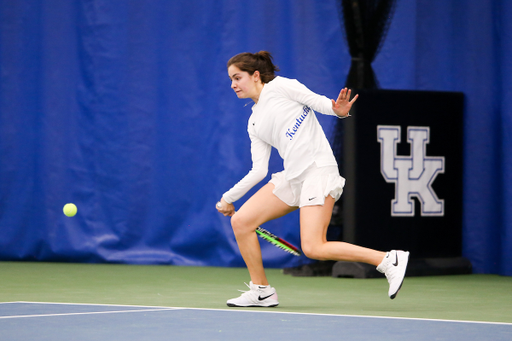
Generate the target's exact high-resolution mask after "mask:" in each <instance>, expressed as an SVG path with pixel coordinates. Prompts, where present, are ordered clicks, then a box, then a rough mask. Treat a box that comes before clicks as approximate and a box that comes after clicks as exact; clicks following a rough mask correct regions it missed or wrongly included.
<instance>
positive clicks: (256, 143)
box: [216, 51, 409, 307]
mask: <svg viewBox="0 0 512 341" xmlns="http://www.w3.org/2000/svg"><path fill="white" fill-rule="evenodd" d="M227 66H228V74H229V78H230V79H231V88H232V89H233V90H234V91H235V93H236V95H237V96H238V98H250V99H252V100H253V101H254V105H253V107H252V115H251V116H250V118H249V122H248V128H247V130H248V133H249V137H250V139H251V154H252V169H251V170H250V171H249V173H248V174H247V175H246V176H245V177H244V178H243V179H242V180H240V181H239V182H238V183H237V184H236V185H235V186H234V187H232V188H231V189H230V190H229V191H227V192H226V193H224V194H223V195H222V198H221V200H220V204H218V205H217V206H216V208H217V210H218V211H219V212H220V213H222V214H224V215H225V216H232V218H231V225H232V228H233V231H234V234H235V237H236V241H237V243H238V247H239V248H240V253H241V254H242V257H243V259H244V261H245V264H246V265H247V269H248V270H249V275H250V278H251V281H250V284H249V285H248V287H249V291H246V292H244V293H243V294H242V295H241V296H240V297H237V298H234V299H230V300H228V301H227V304H228V306H234V307H274V306H277V305H278V304H279V302H278V297H277V293H276V290H275V288H273V287H271V286H270V285H269V283H268V280H267V277H266V275H265V270H264V268H263V262H262V258H261V249H260V244H259V242H258V239H257V235H256V233H255V230H256V228H257V227H258V226H260V225H262V224H264V223H265V222H267V221H270V220H272V219H276V218H279V217H282V216H284V215H286V214H288V213H290V212H292V211H294V210H296V209H300V236H301V247H302V251H303V252H304V254H305V255H306V256H307V257H309V258H312V259H317V260H334V261H354V262H364V263H368V264H373V265H375V266H376V267H377V270H379V271H380V272H382V273H384V274H385V275H386V277H387V279H388V282H389V292H388V294H389V297H390V298H392V299H393V298H395V296H396V294H397V292H398V290H399V289H400V287H401V286H402V282H403V279H404V276H405V270H406V267H407V262H408V259H409V252H404V251H396V250H392V251H390V252H387V253H386V252H381V251H376V250H372V249H368V248H364V247H360V246H356V245H353V244H349V243H345V242H335V241H327V238H326V234H327V227H328V225H329V222H330V220H331V216H332V209H333V206H334V203H335V201H336V200H338V199H339V198H340V196H341V194H342V192H343V186H344V185H345V179H344V178H342V177H341V176H340V175H339V172H338V166H337V163H336V159H335V157H334V154H333V152H332V149H331V147H330V144H329V142H328V140H327V138H326V137H325V133H324V132H323V130H322V127H321V126H320V124H319V122H318V120H317V118H316V116H315V111H316V112H319V113H322V114H326V115H332V116H337V117H340V118H346V117H348V116H350V115H349V111H350V108H351V107H352V105H353V104H354V102H355V101H356V99H357V97H358V96H357V95H356V96H354V98H352V100H350V95H351V91H350V90H348V89H347V88H344V89H342V90H341V92H340V94H339V96H338V98H337V99H336V100H330V99H329V98H327V97H325V96H321V95H318V94H316V93H314V92H312V91H311V90H309V89H308V88H307V87H306V86H304V85H303V84H301V83H300V82H298V81H297V80H294V79H288V78H284V77H280V76H276V75H275V72H276V71H279V69H278V68H277V66H275V65H274V63H273V59H272V56H271V54H270V53H269V52H267V51H260V52H258V53H254V54H253V53H241V54H238V55H236V56H234V57H232V58H231V59H230V60H229V61H228V64H227ZM272 147H274V148H276V149H277V150H278V152H279V155H280V156H281V157H282V158H283V162H284V170H283V171H281V172H278V173H276V174H273V175H272V178H271V180H270V181H269V182H268V183H267V184H266V185H264V186H263V187H262V188H261V189H260V190H259V191H258V192H256V193H255V194H254V195H253V196H252V197H251V198H249V199H248V200H247V201H246V202H245V203H244V204H243V205H242V207H240V208H239V209H238V211H236V213H235V207H234V205H233V203H234V202H235V201H237V200H238V199H240V198H241V197H242V196H243V195H244V194H246V193H247V192H248V191H249V190H250V189H251V188H252V187H253V186H254V185H256V184H257V183H259V182H260V181H261V180H263V179H264V178H265V177H266V175H267V173H268V163H269V158H270V152H271V148H272Z"/></svg>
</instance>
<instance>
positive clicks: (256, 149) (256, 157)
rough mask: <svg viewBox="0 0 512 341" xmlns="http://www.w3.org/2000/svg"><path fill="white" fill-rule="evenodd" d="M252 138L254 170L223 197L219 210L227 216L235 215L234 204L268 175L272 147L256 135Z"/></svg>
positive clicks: (218, 206)
mask: <svg viewBox="0 0 512 341" xmlns="http://www.w3.org/2000/svg"><path fill="white" fill-rule="evenodd" d="M249 136H250V137H251V157H252V168H251V170H250V171H249V173H247V175H246V176H244V177H243V178H242V180H240V181H239V182H238V183H237V184H236V185H235V186H233V187H232V188H231V189H230V190H229V191H227V192H226V193H224V194H223V195H222V198H221V200H220V205H217V206H216V208H217V210H218V211H219V212H220V213H222V214H224V215H225V216H232V215H233V214H235V207H234V205H233V203H234V202H235V201H237V200H238V199H240V198H241V197H243V196H244V195H245V194H246V193H247V192H248V191H249V190H250V189H251V188H253V187H254V186H255V185H256V184H258V183H259V182H260V181H261V180H263V179H264V178H265V177H266V176H267V173H268V162H269V159H270V152H271V149H272V147H271V146H270V145H269V144H267V143H266V142H264V141H262V140H260V139H259V138H257V137H256V136H254V135H251V134H250V135H249Z"/></svg>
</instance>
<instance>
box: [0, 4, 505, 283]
mask: <svg viewBox="0 0 512 341" xmlns="http://www.w3.org/2000/svg"><path fill="white" fill-rule="evenodd" d="M337 2H338V1H337V0H331V1H322V2H318V1H313V0H305V1H300V2H299V1H293V0H278V1H276V0H266V1H258V2H241V1H234V0H224V1H207V0H203V1H199V0H189V1H167V0H139V1H114V0H74V1H57V0H55V1H50V0H47V1H43V0H41V1H29V0H18V1H10V0H2V1H0V77H1V78H0V259H1V260H42V261H76V262H122V263H137V264H175V265H211V266H242V265H243V262H242V259H241V257H240V254H239V252H238V250H237V247H236V243H235V241H234V237H233V234H232V232H231V229H230V226H229V219H228V218H225V217H223V216H219V214H218V213H217V212H216V210H215V208H214V206H215V202H216V201H217V200H218V198H219V197H220V196H221V194H222V193H223V192H224V191H226V190H227V189H229V187H230V186H232V185H233V184H234V183H235V182H236V181H238V180H239V179H240V178H241V177H242V176H243V175H244V174H245V173H246V172H247V171H248V169H249V168H250V154H249V139H248V137H247V133H246V124H247V118H248V116H249V114H250V105H247V106H244V105H245V104H246V103H247V101H243V100H238V99H237V98H236V96H235V95H234V94H233V92H232V90H231V89H230V82H229V79H228V77H227V73H226V65H225V64H226V61H227V60H228V59H229V57H231V56H232V55H234V54H236V53H239V52H244V51H252V52H255V51H258V50H262V49H266V50H270V51H272V52H273V54H274V56H275V60H276V62H277V64H278V65H279V66H280V67H281V73H280V74H281V75H284V76H287V77H291V78H297V79H299V80H301V81H302V82H303V83H305V84H306V85H308V86H309V87H310V88H311V89H312V90H314V91H316V92H319V93H322V94H325V95H327V96H329V97H334V96H336V95H337V93H338V92H339V90H340V88H341V87H342V86H343V85H344V84H345V81H346V77H347V74H348V69H349V67H350V56H349V54H348V48H347V44H346V42H345V41H344V38H343V31H342V25H340V22H339V17H338V4H337ZM510 15H512V4H510V3H509V2H506V1H497V0H496V1H489V2H483V1H479V0H468V1H465V2H459V1H455V0H450V1H442V0H437V1H426V0H416V1H398V3H397V6H396V8H395V14H394V17H393V21H392V22H391V25H390V27H389V31H388V34H387V37H386V40H385V42H384V44H383V46H382V49H381V51H380V53H379V55H378V56H377V57H376V58H375V61H374V63H373V68H374V71H375V74H376V76H377V79H378V80H379V83H380V85H381V87H382V88H384V89H406V90H407V89H414V90H445V91H462V92H464V93H465V95H466V111H465V120H464V132H465V164H464V169H465V173H464V212H465V213H464V255H465V256H466V257H468V258H469V259H470V260H471V261H472V263H473V265H474V269H475V271H476V272H480V273H499V274H503V275H512V213H511V209H510V208H511V207H512V175H511V174H512V150H511V149H512V137H511V132H512V112H511V111H512V102H511V101H512V100H511V96H510V89H509V84H511V82H510V81H511V77H512V67H511V61H510V60H511V59H512V42H511V41H512V40H511V35H512V26H511V25H512V24H511V23H510V20H507V18H510ZM361 100H363V99H361ZM320 120H321V123H322V125H323V126H324V129H325V131H326V133H327V134H328V135H329V136H331V135H332V132H333V129H334V126H335V125H334V123H335V122H336V121H335V120H336V119H335V118H332V117H323V116H322V117H320ZM270 167H271V169H270V171H277V170H280V168H281V167H282V163H281V161H280V160H279V158H278V157H277V155H273V156H272V160H271V166H270ZM348 181H350V179H348ZM252 192H254V191H252ZM246 198H247V196H246V197H244V198H243V199H242V200H241V203H242V202H243V201H244V200H246ZM67 202H74V203H76V204H77V206H78V214H77V216H75V217H74V218H68V217H65V216H64V215H63V214H62V206H63V205H64V204H65V203H67ZM267 227H268V228H269V229H271V230H274V231H276V232H278V233H279V234H281V235H283V236H284V237H285V238H287V239H290V240H291V241H292V242H294V243H297V244H298V243H299V235H298V215H297V214H296V213H294V214H292V215H290V216H288V217H285V218H281V219H279V220H278V221H276V222H272V223H270V224H269V225H268V226H267ZM262 246H263V248H264V250H263V254H264V262H265V264H266V265H267V266H271V267H286V266H296V265H299V264H302V263H304V262H307V261H308V260H307V259H305V258H300V259H298V258H294V257H293V256H291V255H288V254H285V253H283V252H282V251H280V250H278V249H276V248H274V247H272V246H270V245H266V243H265V244H262Z"/></svg>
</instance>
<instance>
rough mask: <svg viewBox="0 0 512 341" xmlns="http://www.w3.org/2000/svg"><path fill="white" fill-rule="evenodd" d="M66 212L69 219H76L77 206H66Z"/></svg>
mask: <svg viewBox="0 0 512 341" xmlns="http://www.w3.org/2000/svg"><path fill="white" fill-rule="evenodd" d="M62 211H64V214H65V215H67V216H68V217H74V216H75V214H76V211H77V208H76V206H75V204H66V205H64V208H63V209H62Z"/></svg>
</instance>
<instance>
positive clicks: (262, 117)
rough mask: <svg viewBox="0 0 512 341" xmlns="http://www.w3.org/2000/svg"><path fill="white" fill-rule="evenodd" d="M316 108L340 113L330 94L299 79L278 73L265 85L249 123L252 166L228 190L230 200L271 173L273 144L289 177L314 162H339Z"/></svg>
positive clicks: (297, 173)
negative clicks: (269, 166) (269, 171)
mask: <svg viewBox="0 0 512 341" xmlns="http://www.w3.org/2000/svg"><path fill="white" fill-rule="evenodd" d="M313 110H314V111H317V112H320V113H322V114H326V115H332V116H337V115H336V114H335V113H334V111H333V110H332V103H331V100H330V99H329V98H327V97H325V96H321V95H318V94H316V93H314V92H313V91H311V90H309V89H308V88H307V87H306V86H304V85H303V84H301V83H300V82H298V81H297V80H295V79H289V78H284V77H276V78H274V79H273V80H272V81H270V82H269V83H267V84H265V85H264V87H263V89H262V91H261V93H260V97H259V99H258V103H257V104H254V105H253V107H252V115H251V117H250V118H249V122H248V126H247V131H248V133H249V137H250V139H251V155H252V169H251V170H250V171H249V173H247V175H246V176H245V177H244V178H243V179H242V180H240V181H239V182H238V183H237V184H236V185H235V186H233V187H232V188H231V189H230V190H229V191H227V192H226V193H224V195H223V198H224V200H225V201H226V202H228V203H233V202H235V201H237V200H238V199H240V198H241V197H242V196H244V195H245V194H246V193H247V192H248V191H249V190H250V189H251V188H252V187H253V186H255V185H256V184H257V183H259V182H260V181H261V180H263V179H264V178H265V177H266V176H267V173H268V163H269V159H270V152H271V149H272V147H275V148H276V149H277V151H278V152H279V155H280V156H281V158H282V159H283V161H284V162H283V163H284V169H285V171H286V173H285V174H286V179H287V180H291V179H294V178H296V177H298V176H299V175H301V173H302V172H303V171H304V170H306V168H308V167H309V166H310V165H311V164H312V163H313V162H315V163H316V164H317V166H318V167H324V166H336V165H337V163H336V159H335V158H334V154H333V152H332V149H331V146H330V145H329V141H327V138H326V137H325V133H324V131H323V129H322V127H321V125H320V123H319V122H318V119H317V118H316V116H315V112H314V111H313Z"/></svg>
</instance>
